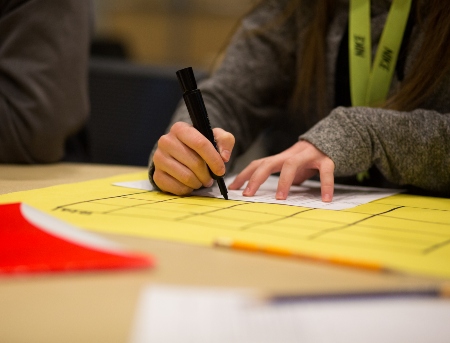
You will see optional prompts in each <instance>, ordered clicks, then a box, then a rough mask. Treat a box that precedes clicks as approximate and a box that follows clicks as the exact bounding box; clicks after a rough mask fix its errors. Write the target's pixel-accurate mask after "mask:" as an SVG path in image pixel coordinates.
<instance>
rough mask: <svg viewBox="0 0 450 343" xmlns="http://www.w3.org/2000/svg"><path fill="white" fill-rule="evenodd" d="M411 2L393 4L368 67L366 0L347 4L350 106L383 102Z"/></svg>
mask: <svg viewBox="0 0 450 343" xmlns="http://www.w3.org/2000/svg"><path fill="white" fill-rule="evenodd" d="M410 9H411V0H393V2H392V5H391V9H390V11H389V14H388V17H387V20H386V24H385V26H384V29H383V33H382V35H381V39H380V42H379V44H378V49H377V53H376V56H375V61H374V62H373V65H372V66H371V64H372V63H371V60H372V43H371V36H370V0H350V15H349V17H350V18H349V42H348V44H349V55H350V94H351V100H352V105H353V106H378V105H381V104H383V103H384V102H385V100H386V98H387V95H388V93H389V89H390V86H391V82H392V76H393V75H394V70H395V66H396V64H397V58H398V54H399V52H400V46H401V44H402V39H403V34H404V32H405V27H406V23H407V21H408V16H409V11H410Z"/></svg>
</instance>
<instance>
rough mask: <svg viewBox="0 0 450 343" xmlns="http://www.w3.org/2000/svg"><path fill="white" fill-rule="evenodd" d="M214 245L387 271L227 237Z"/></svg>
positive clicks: (372, 264)
mask: <svg viewBox="0 0 450 343" xmlns="http://www.w3.org/2000/svg"><path fill="white" fill-rule="evenodd" d="M214 245H215V246H217V247H220V248H228V249H232V250H241V251H248V252H256V253H263V254H268V255H274V256H280V257H289V258H291V257H292V258H298V259H302V260H307V261H314V262H322V263H328V264H333V265H340V266H345V267H351V268H359V269H364V270H370V271H376V272H386V271H390V270H389V269H387V268H385V267H383V266H382V265H381V264H379V263H376V262H369V261H359V260H352V259H346V258H341V257H321V256H316V255H312V254H304V253H300V252H297V251H293V250H289V249H286V248H281V247H276V246H268V245H258V244H255V243H250V242H245V241H240V240H233V239H231V238H227V237H221V238H218V239H216V240H215V241H214Z"/></svg>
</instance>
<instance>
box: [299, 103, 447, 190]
mask: <svg viewBox="0 0 450 343" xmlns="http://www.w3.org/2000/svg"><path fill="white" fill-rule="evenodd" d="M300 138H301V139H304V140H307V141H309V142H310V143H312V144H313V145H314V146H316V147H317V148H318V149H319V150H321V151H322V152H323V153H325V154H326V155H327V156H329V157H330V158H331V159H332V160H333V162H334V163H335V175H336V176H349V175H354V174H356V173H358V172H362V171H365V170H367V169H369V167H371V166H372V165H375V166H376V167H377V168H378V169H379V170H380V172H381V173H382V174H383V175H384V176H385V177H386V179H387V180H389V181H391V182H394V183H396V184H399V185H412V186H415V187H419V188H423V189H427V190H431V191H437V192H442V193H450V114H448V113H447V114H441V113H438V112H436V111H431V110H424V109H417V110H414V111H412V112H398V111H393V110H385V109H376V108H366V107H354V108H344V107H338V108H336V109H335V110H334V111H332V112H331V114H330V115H329V116H328V117H327V118H325V119H324V120H322V121H321V122H319V123H318V124H316V125H315V126H314V127H313V128H312V129H310V130H309V131H308V132H306V133H305V134H304V135H302V136H300Z"/></svg>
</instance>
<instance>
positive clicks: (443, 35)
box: [292, 0, 450, 117]
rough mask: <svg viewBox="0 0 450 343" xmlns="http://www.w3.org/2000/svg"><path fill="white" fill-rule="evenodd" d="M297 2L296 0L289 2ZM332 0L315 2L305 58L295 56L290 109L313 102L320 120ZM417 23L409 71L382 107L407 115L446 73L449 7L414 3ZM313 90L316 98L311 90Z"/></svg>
mask: <svg viewBox="0 0 450 343" xmlns="http://www.w3.org/2000/svg"><path fill="white" fill-rule="evenodd" d="M292 1H296V2H298V1H299V0H292ZM334 5H335V1H334V0H317V1H316V8H315V15H314V16H313V19H312V21H311V23H310V25H309V28H308V31H307V33H306V42H305V46H307V47H308V50H307V52H308V54H303V55H304V56H299V57H298V58H299V61H298V62H299V67H298V70H299V72H298V75H297V81H296V87H295V89H294V97H293V98H294V99H295V100H294V106H295V107H300V108H303V109H305V108H307V107H309V105H310V101H311V99H314V98H315V99H316V102H317V104H316V106H317V109H318V112H319V115H320V117H323V116H325V115H326V113H324V109H325V106H324V104H325V99H324V95H325V94H326V90H325V88H326V72H325V70H326V60H325V56H326V53H325V39H326V34H327V29H328V23H329V22H330V20H329V19H330V15H331V13H333V9H334ZM414 6H415V8H413V9H412V10H414V11H415V13H416V15H417V19H416V20H417V22H418V25H419V26H420V29H421V30H423V32H424V40H423V44H422V46H421V48H420V50H419V52H418V53H417V56H416V58H415V60H414V62H413V64H412V67H411V71H410V73H408V75H407V76H406V77H405V79H404V80H403V82H402V84H401V86H400V88H399V90H398V91H397V92H396V93H395V94H394V95H393V96H392V97H391V98H389V99H387V101H386V103H385V104H384V106H383V107H385V108H390V109H395V110H401V111H410V110H413V109H415V108H417V107H418V106H420V104H422V103H423V102H424V100H425V99H426V98H427V97H429V96H430V95H431V94H432V92H433V91H434V90H435V88H436V87H437V86H438V85H439V84H440V82H442V79H443V77H444V76H445V74H446V73H447V72H448V71H449V69H450V48H449V41H450V4H448V2H447V1H442V0H418V1H415V2H414ZM314 89H316V90H317V91H316V94H317V95H314V94H311V90H314Z"/></svg>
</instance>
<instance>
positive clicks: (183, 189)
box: [171, 185, 193, 195]
mask: <svg viewBox="0 0 450 343" xmlns="http://www.w3.org/2000/svg"><path fill="white" fill-rule="evenodd" d="M192 191H193V189H192V188H190V187H188V186H184V185H180V186H178V187H177V188H176V189H175V190H174V191H173V192H171V193H173V194H175V195H188V194H190V193H191V192H192Z"/></svg>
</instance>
